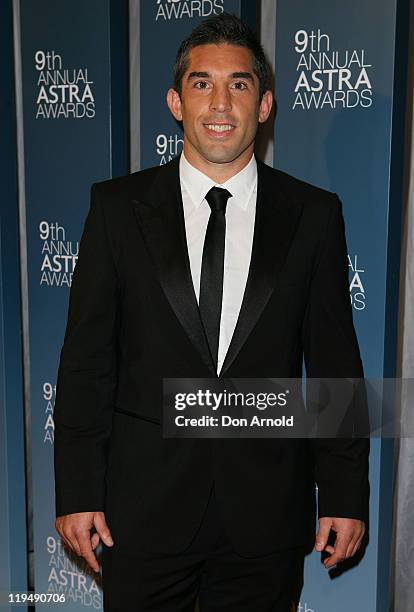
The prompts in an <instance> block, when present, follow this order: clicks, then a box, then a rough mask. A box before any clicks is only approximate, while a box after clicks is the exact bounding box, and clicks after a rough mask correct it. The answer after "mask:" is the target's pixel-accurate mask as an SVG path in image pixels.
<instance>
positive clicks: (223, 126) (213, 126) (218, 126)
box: [204, 123, 235, 133]
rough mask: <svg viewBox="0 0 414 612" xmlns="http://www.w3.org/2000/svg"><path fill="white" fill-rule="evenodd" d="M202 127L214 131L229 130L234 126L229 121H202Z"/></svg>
mask: <svg viewBox="0 0 414 612" xmlns="http://www.w3.org/2000/svg"><path fill="white" fill-rule="evenodd" d="M204 127H206V128H207V129H208V130H210V131H211V132H216V133H223V132H230V131H231V130H234V128H235V126H234V125H232V124H231V123H204Z"/></svg>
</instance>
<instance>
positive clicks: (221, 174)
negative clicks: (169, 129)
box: [184, 141, 254, 184]
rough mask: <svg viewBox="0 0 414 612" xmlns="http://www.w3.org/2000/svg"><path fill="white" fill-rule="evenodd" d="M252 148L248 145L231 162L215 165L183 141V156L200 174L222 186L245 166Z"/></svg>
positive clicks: (215, 163) (249, 158)
mask: <svg viewBox="0 0 414 612" xmlns="http://www.w3.org/2000/svg"><path fill="white" fill-rule="evenodd" d="M186 144H187V146H186ZM253 147H254V145H253V144H252V145H250V146H249V147H248V148H247V149H246V150H245V151H243V153H242V154H241V155H239V156H238V157H237V158H236V159H234V160H232V161H229V162H223V163H217V162H212V161H209V160H208V159H205V158H204V157H202V156H201V155H200V154H199V153H198V152H197V151H195V150H194V148H193V147H191V146H190V145H188V143H186V141H184V155H185V158H186V160H187V161H188V162H189V163H190V164H191V165H192V166H194V168H197V170H200V172H202V173H203V174H205V175H206V176H208V177H209V178H211V180H212V181H214V182H215V183H218V184H222V183H225V182H226V181H228V180H229V179H230V178H231V177H232V176H234V175H235V174H238V173H239V172H240V171H241V170H243V168H244V167H245V166H247V164H248V163H249V161H250V160H251V157H252V155H253Z"/></svg>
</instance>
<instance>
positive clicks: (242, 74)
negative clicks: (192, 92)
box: [187, 72, 253, 81]
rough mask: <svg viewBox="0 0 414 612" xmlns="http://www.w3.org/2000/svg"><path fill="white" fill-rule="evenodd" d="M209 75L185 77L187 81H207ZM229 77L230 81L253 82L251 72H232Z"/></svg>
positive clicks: (193, 73) (196, 74) (206, 73)
mask: <svg viewBox="0 0 414 612" xmlns="http://www.w3.org/2000/svg"><path fill="white" fill-rule="evenodd" d="M210 76H211V75H210V74H209V73H208V72H190V74H189V75H188V77H187V81H189V80H190V79H208V78H209V77H210ZM230 77H231V78H232V79H249V80H250V81H253V75H252V73H251V72H233V73H232V74H231V75H230Z"/></svg>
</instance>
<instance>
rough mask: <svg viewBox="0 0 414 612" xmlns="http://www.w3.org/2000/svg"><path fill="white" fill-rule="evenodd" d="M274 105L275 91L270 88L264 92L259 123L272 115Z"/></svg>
mask: <svg viewBox="0 0 414 612" xmlns="http://www.w3.org/2000/svg"><path fill="white" fill-rule="evenodd" d="M272 105H273V92H271V91H270V89H268V90H267V91H265V92H264V94H263V96H262V99H261V101H260V107H259V123H264V122H265V121H266V120H267V118H268V117H269V115H270V111H271V110H272Z"/></svg>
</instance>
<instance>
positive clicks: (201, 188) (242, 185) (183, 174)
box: [180, 151, 257, 210]
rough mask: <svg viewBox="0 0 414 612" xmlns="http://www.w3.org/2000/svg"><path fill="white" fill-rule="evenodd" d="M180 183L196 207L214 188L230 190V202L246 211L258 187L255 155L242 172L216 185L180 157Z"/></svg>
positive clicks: (182, 154)
mask: <svg viewBox="0 0 414 612" xmlns="http://www.w3.org/2000/svg"><path fill="white" fill-rule="evenodd" d="M180 181H181V183H182V185H183V186H184V187H185V189H186V191H187V192H188V194H189V196H190V198H191V201H192V202H193V204H194V206H195V207H196V208H198V207H199V206H200V205H201V203H202V201H203V200H204V198H205V196H206V193H207V192H208V191H209V190H210V189H211V188H212V187H214V186H216V187H222V188H223V189H228V190H229V191H230V193H231V194H232V196H233V197H232V198H230V199H229V203H230V202H234V203H235V204H236V205H237V206H239V207H240V208H241V209H243V210H246V208H247V206H248V204H249V201H250V199H251V197H250V196H251V195H252V192H253V190H254V189H255V188H256V186H257V162H256V158H255V156H254V154H253V155H252V157H251V159H250V161H249V163H248V164H247V165H246V166H245V167H244V168H243V169H242V170H240V172H238V173H237V174H235V175H234V176H232V177H231V178H229V179H228V180H227V181H226V182H225V183H221V184H220V183H215V182H214V181H213V180H212V179H211V178H210V177H208V176H207V175H206V174H204V173H203V172H201V171H200V170H198V169H197V168H195V167H194V166H192V165H191V164H190V162H189V161H188V160H187V159H186V157H185V155H184V151H183V152H182V153H181V157H180Z"/></svg>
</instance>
